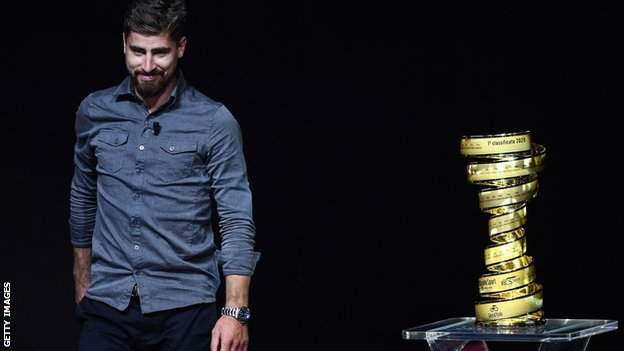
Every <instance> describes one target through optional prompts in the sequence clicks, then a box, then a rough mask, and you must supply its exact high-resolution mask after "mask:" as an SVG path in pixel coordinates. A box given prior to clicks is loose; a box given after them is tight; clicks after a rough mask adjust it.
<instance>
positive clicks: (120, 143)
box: [95, 130, 128, 173]
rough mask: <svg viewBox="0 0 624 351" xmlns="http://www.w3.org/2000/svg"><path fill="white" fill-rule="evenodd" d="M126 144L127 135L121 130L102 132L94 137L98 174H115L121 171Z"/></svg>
mask: <svg viewBox="0 0 624 351" xmlns="http://www.w3.org/2000/svg"><path fill="white" fill-rule="evenodd" d="M127 142H128V133H126V132H124V131H121V130H102V131H100V132H99V133H98V134H97V135H96V136H95V144H96V145H95V156H96V157H97V162H98V164H97V167H98V171H99V172H100V173H116V172H117V171H119V170H120V169H121V166H122V162H123V150H124V149H125V146H124V145H125V144H126V143H127Z"/></svg>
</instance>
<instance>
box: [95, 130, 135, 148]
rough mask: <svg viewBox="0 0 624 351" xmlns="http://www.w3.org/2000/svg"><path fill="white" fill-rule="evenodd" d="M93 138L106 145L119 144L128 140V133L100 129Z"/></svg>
mask: <svg viewBox="0 0 624 351" xmlns="http://www.w3.org/2000/svg"><path fill="white" fill-rule="evenodd" d="M95 139H96V140H99V141H101V142H103V143H106V144H108V145H112V146H119V145H123V144H125V143H126V142H127V141H128V133H126V132H123V131H119V130H102V131H100V132H99V133H98V134H97V136H96V137H95Z"/></svg>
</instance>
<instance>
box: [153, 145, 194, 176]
mask: <svg viewBox="0 0 624 351" xmlns="http://www.w3.org/2000/svg"><path fill="white" fill-rule="evenodd" d="M157 151H158V152H157V156H156V160H157V162H158V165H157V168H156V170H155V176H156V178H158V179H160V180H161V181H163V182H166V183H167V182H173V181H176V180H180V179H182V178H186V177H188V176H190V175H191V174H192V172H193V166H194V164H195V163H196V162H198V155H197V143H195V142H191V141H175V140H170V141H167V142H163V143H161V144H160V145H159V149H158V150H157Z"/></svg>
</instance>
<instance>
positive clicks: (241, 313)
mask: <svg viewBox="0 0 624 351" xmlns="http://www.w3.org/2000/svg"><path fill="white" fill-rule="evenodd" d="M249 317H251V313H250V312H249V308H247V307H241V308H239V310H238V317H237V319H238V320H241V321H247V320H249Z"/></svg>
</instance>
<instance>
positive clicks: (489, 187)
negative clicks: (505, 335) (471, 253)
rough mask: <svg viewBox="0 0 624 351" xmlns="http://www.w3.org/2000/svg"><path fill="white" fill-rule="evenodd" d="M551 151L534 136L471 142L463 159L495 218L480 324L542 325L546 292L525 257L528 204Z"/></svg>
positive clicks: (481, 138)
mask: <svg viewBox="0 0 624 351" xmlns="http://www.w3.org/2000/svg"><path fill="white" fill-rule="evenodd" d="M545 151H546V149H545V148H544V147H543V146H542V145H538V144H534V143H532V142H531V136H530V132H528V131H527V132H520V133H505V134H495V135H477V136H466V137H463V138H462V140H461V154H462V155H464V156H466V157H468V158H469V164H468V167H467V170H468V181H469V182H470V183H472V184H476V185H479V186H480V187H481V189H480V191H479V205H480V208H481V211H483V212H485V213H488V214H490V218H489V221H488V227H489V233H488V234H489V240H490V242H491V243H490V244H489V245H488V246H487V247H486V248H485V252H484V256H485V268H486V270H487V273H485V274H483V275H481V277H480V278H479V295H480V299H479V301H477V302H476V303H475V312H476V318H475V319H476V322H477V324H479V325H482V326H492V327H516V326H531V325H539V324H542V323H543V320H544V312H543V310H542V304H543V298H542V286H541V285H540V284H539V283H537V282H536V280H535V278H536V275H535V267H534V264H533V258H532V257H531V256H527V255H526V249H527V242H526V236H525V234H526V230H525V228H524V225H525V223H526V218H527V208H526V205H527V202H528V201H529V200H531V199H532V198H534V197H536V196H537V188H538V184H537V175H538V173H539V172H540V171H541V170H542V164H543V161H544V157H545V155H546V153H545Z"/></svg>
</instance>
